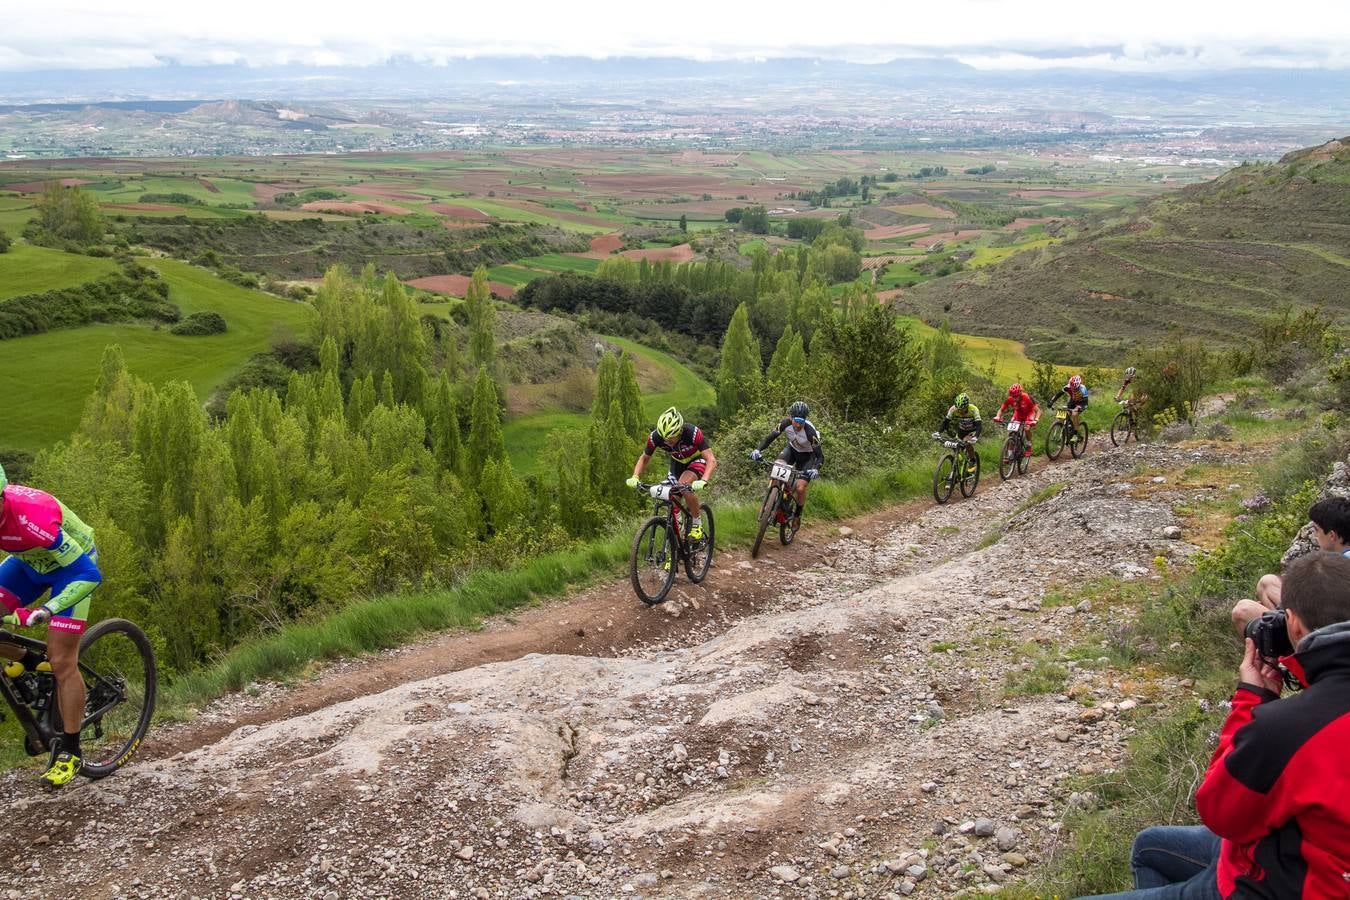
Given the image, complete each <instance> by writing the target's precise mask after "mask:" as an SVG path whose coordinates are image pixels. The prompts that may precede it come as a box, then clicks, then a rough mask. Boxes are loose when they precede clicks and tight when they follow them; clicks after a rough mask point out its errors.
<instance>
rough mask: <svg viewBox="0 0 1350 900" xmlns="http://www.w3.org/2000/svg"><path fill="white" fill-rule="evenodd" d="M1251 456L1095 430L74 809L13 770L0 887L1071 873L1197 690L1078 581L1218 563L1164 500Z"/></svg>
mask: <svg viewBox="0 0 1350 900" xmlns="http://www.w3.org/2000/svg"><path fill="white" fill-rule="evenodd" d="M1251 452H1252V451H1250V450H1246V449H1244V448H1243V447H1241V446H1239V445H1236V444H1220V443H1209V444H1195V445H1190V446H1186V447H1175V446H1165V445H1145V446H1136V445H1133V444H1132V445H1130V446H1129V447H1128V448H1127V449H1112V448H1110V447H1109V442H1104V441H1103V440H1102V439H1101V438H1100V437H1094V445H1093V447H1092V448H1091V449H1090V450H1089V453H1088V454H1087V456H1086V457H1085V458H1084V459H1082V460H1079V461H1075V462H1064V461H1061V462H1058V463H1048V462H1046V461H1045V460H1044V459H1043V458H1040V457H1038V458H1037V459H1036V460H1034V461H1033V463H1032V469H1031V473H1030V474H1029V475H1028V476H1027V477H1024V478H1018V479H1014V480H1013V481H1011V482H1009V483H1006V484H1001V483H1000V482H999V480H998V476H997V473H992V478H991V477H989V476H990V473H986V476H985V479H984V481H983V482H982V484H981V485H980V488H979V491H978V492H977V493H976V495H975V497H974V498H973V499H971V500H967V501H960V500H959V498H958V499H957V500H954V501H953V502H952V503H950V504H948V505H947V506H945V507H934V506H932V505H931V503H929V502H921V503H920V502H916V503H910V504H906V505H902V506H897V507H892V508H890V509H887V510H884V511H882V512H879V513H876V514H873V515H871V516H868V517H865V518H861V519H858V520H854V521H852V522H849V523H847V525H846V526H845V527H838V526H835V525H823V524H814V525H812V524H811V523H810V522H809V512H808V527H806V528H804V529H803V531H802V533H801V535H800V537H799V540H798V542H797V544H795V545H794V546H793V547H791V548H786V549H785V548H782V547H779V546H778V545H777V544H774V545H772V546H770V547H769V549H768V550H767V552H766V553H765V554H762V555H761V558H760V559H759V560H755V561H753V562H752V561H750V560H749V559H748V558H747V557H746V554H745V553H744V552H743V551H739V550H738V551H734V552H728V553H724V554H722V555H720V556H719V557H718V559H717V564H716V567H715V568H714V570H713V572H712V573H711V574H710V576H709V578H708V580H707V582H705V584H704V585H702V586H698V587H694V586H690V585H689V584H688V583H687V582H685V581H684V580H683V579H680V580H679V581H677V583H676V588H675V590H674V592H673V599H672V601H670V602H668V603H667V604H665V605H663V606H662V607H659V608H655V609H647V608H644V607H642V606H641V604H639V603H638V602H637V601H636V600H635V599H634V598H633V596H632V593H631V589H630V588H629V586H628V584H627V581H626V580H624V581H622V582H618V581H616V582H614V583H611V584H605V585H602V586H599V587H597V588H595V589H592V590H590V591H587V592H585V593H583V594H581V595H579V596H577V597H575V598H572V599H570V600H567V601H559V602H553V603H548V604H546V605H544V606H541V607H536V608H534V609H531V610H528V611H525V612H522V613H519V614H517V615H516V616H515V617H514V618H513V619H511V620H505V619H502V620H496V621H493V622H491V623H489V624H488V625H487V626H486V627H485V628H484V629H482V630H481V631H478V632H473V633H456V634H446V635H441V636H438V637H435V638H432V639H429V640H426V641H423V642H421V643H419V644H416V645H413V646H410V647H407V648H403V649H401V650H398V651H393V652H390V653H387V654H383V655H381V656H378V657H371V658H365V659H359V660H352V661H347V662H344V663H341V664H338V665H335V666H333V667H331V668H330V669H328V670H326V671H325V672H324V673H322V674H321V675H320V676H319V677H317V678H315V679H314V680H312V681H309V682H306V683H303V684H301V685H299V686H297V687H295V688H292V689H284V688H281V687H277V686H263V687H262V688H261V690H260V691H259V692H256V694H255V695H254V696H249V695H237V696H234V697H229V698H226V699H224V700H222V701H220V702H219V703H217V704H216V705H214V706H213V707H212V708H211V709H209V710H207V711H206V712H205V713H204V714H203V715H202V716H200V717H199V718H198V719H197V720H195V721H194V722H192V723H190V724H188V725H182V726H174V727H171V728H164V729H160V730H159V731H157V732H152V734H151V738H150V742H149V743H148V744H147V746H146V747H145V748H144V750H143V753H144V756H143V757H142V758H141V760H140V761H138V762H136V763H134V764H133V765H131V766H130V767H129V768H128V769H126V770H124V771H123V772H121V773H119V774H118V775H116V776H114V777H112V778H110V779H107V780H105V781H101V782H79V783H78V784H76V785H74V786H72V787H71V788H69V789H67V790H66V791H65V792H64V793H62V794H60V795H57V796H54V797H53V796H48V795H45V794H43V793H41V792H40V791H39V789H38V788H37V787H36V786H35V784H34V783H33V782H34V779H33V777H32V774H31V773H30V772H28V771H24V772H10V773H8V774H6V775H4V776H3V778H0V783H2V784H3V785H4V790H5V794H6V796H7V797H8V798H9V808H10V828H11V830H12V831H13V832H15V833H16V834H21V835H23V838H22V839H21V840H22V843H23V845H24V846H26V847H28V848H30V849H26V850H23V851H21V852H16V853H11V854H9V855H8V857H7V860H6V861H5V862H3V863H0V891H6V890H7V891H8V895H9V896H11V897H29V896H44V897H82V898H88V897H186V896H237V897H314V898H326V900H335V898H345V897H376V896H389V897H445V898H452V897H453V898H480V897H481V898H498V897H511V898H515V897H534V896H556V897H563V896H578V897H611V896H614V897H617V896H642V897H736V898H751V897H756V898H757V897H769V896H780V895H781V896H803V897H814V896H822V897H823V896H829V897H842V898H862V897H890V896H898V895H909V894H913V895H915V896H946V895H950V894H952V893H956V892H958V891H961V890H971V891H975V892H981V891H992V890H995V889H997V886H998V885H1000V884H1001V883H1004V882H1007V881H1011V880H1016V879H1019V878H1022V877H1024V876H1026V875H1027V874H1028V873H1030V872H1033V871H1034V870H1035V868H1036V866H1038V865H1039V864H1041V863H1043V862H1044V860H1045V859H1046V858H1047V856H1048V855H1049V854H1050V853H1051V852H1052V850H1053V848H1054V847H1055V845H1056V843H1057V841H1059V840H1060V836H1059V832H1060V828H1061V823H1062V819H1063V816H1064V814H1065V812H1066V810H1067V809H1068V808H1069V807H1070V806H1071V805H1072V804H1075V803H1078V802H1082V797H1081V795H1078V794H1076V793H1075V792H1074V789H1073V785H1074V781H1075V779H1077V778H1078V777H1080V776H1083V775H1087V774H1092V773H1100V772H1103V771H1106V770H1110V769H1112V768H1115V767H1116V766H1117V765H1118V764H1119V762H1120V761H1121V759H1122V757H1123V755H1124V752H1125V741H1126V739H1127V738H1128V737H1129V736H1130V734H1131V733H1132V732H1133V730H1134V727H1135V724H1136V723H1138V722H1140V721H1142V719H1143V718H1145V717H1149V716H1151V715H1153V714H1155V712H1156V710H1157V707H1158V706H1159V705H1161V704H1163V703H1169V702H1173V701H1174V700H1175V699H1176V698H1179V697H1184V696H1188V695H1189V692H1188V688H1189V687H1190V686H1189V685H1187V684H1183V683H1174V682H1173V681H1172V680H1167V679H1147V678H1145V679H1141V678H1140V677H1139V675H1138V673H1136V672H1132V671H1130V670H1128V669H1124V668H1121V667H1120V665H1121V663H1120V662H1119V661H1118V660H1116V658H1115V657H1113V655H1112V650H1113V647H1112V641H1111V635H1112V634H1113V629H1116V628H1118V627H1119V626H1120V623H1121V621H1122V619H1128V617H1129V616H1130V615H1131V611H1130V610H1129V609H1128V608H1127V607H1125V606H1119V607H1113V606H1112V603H1111V598H1110V597H1109V596H1105V597H1103V596H1098V599H1097V600H1095V601H1086V602H1083V601H1081V600H1079V599H1078V598H1077V597H1075V596H1074V592H1075V588H1076V587H1077V586H1078V585H1080V584H1081V583H1082V582H1084V581H1086V580H1088V579H1093V578H1097V577H1099V576H1113V577H1115V578H1117V579H1120V580H1121V581H1122V582H1128V581H1133V580H1138V579H1147V578H1151V577H1155V576H1154V575H1153V574H1152V573H1154V572H1155V571H1156V569H1157V566H1158V563H1157V562H1156V560H1157V559H1158V558H1161V559H1163V560H1166V561H1167V562H1168V563H1169V564H1172V565H1184V563H1185V561H1186V560H1187V559H1188V558H1189V557H1190V556H1191V555H1192V554H1193V553H1194V552H1195V551H1196V549H1197V548H1196V547H1195V546H1193V545H1192V544H1190V543H1188V542H1187V538H1189V537H1191V535H1189V534H1188V533H1187V531H1186V530H1185V529H1181V530H1180V531H1178V530H1176V529H1178V528H1180V527H1181V526H1182V525H1184V524H1186V523H1185V522H1183V521H1182V520H1179V519H1178V518H1177V517H1176V516H1175V515H1174V512H1173V509H1174V507H1176V506H1177V505H1179V504H1194V503H1196V502H1197V501H1202V500H1204V499H1206V498H1207V497H1208V496H1211V495H1212V494H1213V491H1214V487H1215V486H1213V485H1200V486H1195V485H1194V484H1192V483H1191V481H1183V479H1182V478H1181V477H1180V473H1181V472H1182V471H1183V470H1185V469H1187V468H1193V467H1197V466H1200V467H1208V466H1216V465H1226V464H1230V463H1237V462H1241V461H1242V460H1243V458H1244V456H1249V455H1250V453H1251ZM1159 479H1161V480H1159ZM1061 488H1062V489H1061ZM1219 489H1220V490H1222V489H1223V488H1222V486H1219ZM1057 491H1058V492H1057ZM1178 535H1180V536H1179V537H1178ZM1066 597H1068V598H1071V599H1070V602H1065V598H1066ZM1065 647H1073V648H1075V652H1074V653H1073V654H1071V657H1072V661H1070V662H1068V663H1065V664H1061V665H1060V669H1059V671H1058V673H1057V675H1056V673H1055V672H1054V671H1050V672H1049V673H1047V672H1046V671H1043V668H1044V666H1045V665H1046V663H1045V657H1046V656H1047V655H1049V656H1054V655H1056V651H1057V650H1062V649H1063V648H1065ZM1050 668H1051V669H1052V670H1053V666H1051V667H1050ZM1042 676H1047V677H1049V678H1050V682H1049V685H1048V686H1041V687H1037V686H1036V681H1037V678H1038V677H1042ZM34 839H35V840H36V841H37V843H36V844H35V843H34Z"/></svg>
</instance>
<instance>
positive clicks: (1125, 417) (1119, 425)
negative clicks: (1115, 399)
mask: <svg viewBox="0 0 1350 900" xmlns="http://www.w3.org/2000/svg"><path fill="white" fill-rule="evenodd" d="M1132 424H1133V423H1131V422H1130V414H1129V413H1128V412H1126V411H1125V410H1123V409H1122V410H1121V411H1120V412H1118V413H1116V417H1115V418H1114V419H1112V420H1111V446H1112V447H1119V446H1121V445H1122V444H1124V443H1125V442H1126V441H1128V440H1129V439H1130V432H1131V431H1132V430H1133V428H1131V425H1132Z"/></svg>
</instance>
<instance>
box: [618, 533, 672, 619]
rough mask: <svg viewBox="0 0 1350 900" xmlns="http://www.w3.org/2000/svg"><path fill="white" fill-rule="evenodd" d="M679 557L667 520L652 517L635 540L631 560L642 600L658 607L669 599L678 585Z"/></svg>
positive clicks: (631, 568) (632, 575)
mask: <svg viewBox="0 0 1350 900" xmlns="http://www.w3.org/2000/svg"><path fill="white" fill-rule="evenodd" d="M677 556H678V554H677V553H676V550H675V534H674V533H673V531H672V530H671V527H670V523H669V522H667V521H666V519H665V517H664V516H652V517H651V518H650V519H648V520H647V521H646V523H645V524H643V526H642V527H641V528H639V529H638V533H637V534H636V535H634V536H633V552H632V554H631V555H630V556H629V575H630V577H631V578H632V581H633V592H634V593H635V594H637V595H638V599H639V600H641V601H642V602H643V603H646V604H647V605H648V606H655V605H656V604H658V603H660V602H661V601H663V600H665V599H666V594H668V593H670V586H671V585H672V584H674V583H675V566H676V565H677V564H678V562H679V561H678V559H677V558H676V557H677Z"/></svg>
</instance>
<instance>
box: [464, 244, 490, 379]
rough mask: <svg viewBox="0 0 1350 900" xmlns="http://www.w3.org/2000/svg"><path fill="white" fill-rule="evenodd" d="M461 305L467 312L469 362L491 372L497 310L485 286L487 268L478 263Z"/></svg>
mask: <svg viewBox="0 0 1350 900" xmlns="http://www.w3.org/2000/svg"><path fill="white" fill-rule="evenodd" d="M464 306H465V310H466V312H468V314H469V362H470V364H471V365H473V367H474V368H476V369H477V368H484V367H486V368H487V370H488V373H489V374H493V373H495V372H496V365H497V344H496V320H497V310H496V308H495V307H493V305H492V293H491V291H490V290H489V289H488V283H487V269H485V268H483V267H482V266H479V267H478V268H477V269H474V272H473V278H472V279H471V280H470V281H469V289H468V291H466V292H465V295H464Z"/></svg>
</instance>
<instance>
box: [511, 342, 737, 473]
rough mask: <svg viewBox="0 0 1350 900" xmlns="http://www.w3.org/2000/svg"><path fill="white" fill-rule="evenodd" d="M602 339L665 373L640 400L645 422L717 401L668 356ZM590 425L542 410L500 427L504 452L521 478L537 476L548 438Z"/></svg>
mask: <svg viewBox="0 0 1350 900" xmlns="http://www.w3.org/2000/svg"><path fill="white" fill-rule="evenodd" d="M602 337H604V339H605V340H606V341H608V342H609V343H612V344H615V345H617V346H619V347H621V348H623V349H624V350H627V351H628V352H629V353H631V354H633V355H634V356H635V357H639V358H641V359H643V360H646V361H647V362H648V363H649V364H652V365H655V366H656V367H658V368H660V369H662V370H664V372H665V375H666V378H667V379H668V380H667V382H666V385H665V386H664V387H663V388H662V389H661V390H658V391H656V392H654V393H650V394H645V395H644V396H643V400H642V407H643V412H644V413H645V414H646V416H647V418H648V419H651V420H653V421H654V420H655V419H656V416H657V414H658V413H660V412H661V410H663V409H665V408H666V407H668V406H679V407H680V408H681V409H693V408H696V407H700V406H707V405H710V404H712V403H713V402H714V400H715V399H716V392H715V391H714V390H713V388H712V386H711V385H710V384H708V383H707V382H706V381H704V380H703V379H702V378H699V377H698V375H696V374H695V373H694V372H693V371H692V370H691V369H690V368H689V367H688V366H686V365H684V364H683V363H681V362H680V361H679V360H677V359H675V358H674V357H673V356H671V355H669V354H668V353H662V352H661V351H659V350H653V349H651V348H650V347H646V346H643V345H642V344H639V343H638V342H637V341H631V340H628V339H627V338H620V337H611V336H608V335H602ZM589 421H590V416H589V415H588V414H586V413H569V412H562V411H560V410H545V411H543V412H538V413H531V414H530V415H527V416H517V417H514V418H512V419H508V420H507V422H506V423H505V424H504V425H503V436H504V438H505V441H506V452H507V453H508V454H510V456H511V464H512V465H513V466H515V468H516V471H517V472H520V473H522V474H530V473H533V472H537V471H538V470H539V458H540V455H541V454H542V452H543V450H544V448H545V446H546V445H547V443H548V439H549V435H550V434H552V433H553V432H554V431H558V430H564V429H568V428H585V427H586V425H587V423H588V422H589Z"/></svg>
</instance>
